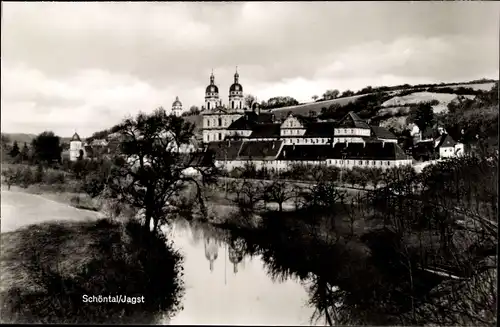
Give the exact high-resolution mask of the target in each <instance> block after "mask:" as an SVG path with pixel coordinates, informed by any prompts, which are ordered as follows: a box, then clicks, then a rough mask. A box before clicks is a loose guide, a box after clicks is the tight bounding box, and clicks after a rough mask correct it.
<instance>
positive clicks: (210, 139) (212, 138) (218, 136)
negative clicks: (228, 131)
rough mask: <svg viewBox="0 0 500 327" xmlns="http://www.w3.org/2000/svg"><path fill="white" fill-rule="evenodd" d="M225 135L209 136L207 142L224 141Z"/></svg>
mask: <svg viewBox="0 0 500 327" xmlns="http://www.w3.org/2000/svg"><path fill="white" fill-rule="evenodd" d="M223 138H224V137H223V133H216V134H208V135H207V141H208V142H210V141H222V140H223Z"/></svg>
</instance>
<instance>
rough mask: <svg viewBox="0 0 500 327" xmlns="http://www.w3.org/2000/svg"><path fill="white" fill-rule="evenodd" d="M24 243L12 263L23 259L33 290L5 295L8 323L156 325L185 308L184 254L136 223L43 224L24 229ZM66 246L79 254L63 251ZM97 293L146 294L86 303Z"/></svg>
mask: <svg viewBox="0 0 500 327" xmlns="http://www.w3.org/2000/svg"><path fill="white" fill-rule="evenodd" d="M72 238H75V239H79V240H80V242H79V243H73V242H70V241H69V240H70V239H72ZM20 242H21V245H20V247H19V249H22V250H20V251H22V252H21V253H19V251H14V253H11V254H10V257H9V258H7V259H8V260H16V261H20V262H21V266H20V267H22V268H24V273H25V274H27V276H28V279H29V281H30V282H31V283H32V284H34V288H26V289H20V288H19V287H11V288H10V289H8V290H7V291H4V292H3V294H2V297H3V299H4V301H3V308H2V320H3V321H4V322H10V323H12V322H14V323H16V322H17V323H87V324H98V323H110V322H113V323H141V324H154V323H158V321H159V318H160V317H161V315H162V314H165V313H166V314H167V315H169V316H170V315H172V314H173V313H174V312H175V311H176V310H177V309H179V308H180V301H179V299H180V296H182V293H183V286H182V281H181V280H180V279H179V277H180V276H181V275H182V267H181V263H182V256H181V255H180V254H179V253H178V252H177V251H176V250H174V248H173V247H172V245H171V243H168V242H167V239H166V238H165V236H163V235H159V234H152V233H146V232H145V231H144V229H143V228H141V225H140V224H139V223H138V222H136V221H130V222H129V223H127V224H126V225H125V228H123V227H122V225H121V224H119V223H117V222H112V221H110V220H99V221H97V222H91V223H79V224H77V225H56V224H51V225H48V226H47V225H41V226H40V228H38V229H34V230H33V229H30V230H26V231H23V232H21V234H20ZM66 246H72V247H74V249H73V250H74V251H67V250H66V251H65V250H64V249H65V247H66ZM82 248H83V250H82ZM79 256H81V257H82V258H78V259H79V264H78V265H75V264H74V263H75V257H79ZM65 270H68V271H65ZM99 294H103V295H104V296H106V295H108V294H109V295H116V294H123V295H127V296H134V297H137V296H144V299H145V301H144V303H140V304H139V303H138V304H135V305H131V304H129V303H98V304H96V303H84V302H83V298H82V297H83V295H89V296H91V295H96V296H98V295H99Z"/></svg>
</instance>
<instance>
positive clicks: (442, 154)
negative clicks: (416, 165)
mask: <svg viewBox="0 0 500 327" xmlns="http://www.w3.org/2000/svg"><path fill="white" fill-rule="evenodd" d="M435 148H436V149H437V150H438V151H439V158H453V157H458V156H463V155H464V154H465V149H464V144H463V143H458V142H456V141H455V140H454V139H453V138H452V137H451V136H450V135H448V134H442V135H441V136H439V137H438V138H437V139H436V140H435Z"/></svg>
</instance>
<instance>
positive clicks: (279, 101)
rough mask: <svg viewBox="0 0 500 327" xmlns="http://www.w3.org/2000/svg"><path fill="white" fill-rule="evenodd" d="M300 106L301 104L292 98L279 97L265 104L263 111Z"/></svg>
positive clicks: (263, 104)
mask: <svg viewBox="0 0 500 327" xmlns="http://www.w3.org/2000/svg"><path fill="white" fill-rule="evenodd" d="M298 104H299V102H298V101H297V100H295V99H294V98H292V97H290V96H285V97H283V96H279V97H273V98H270V99H269V100H267V102H263V103H262V105H261V107H262V108H263V109H274V108H283V107H290V106H296V105H298Z"/></svg>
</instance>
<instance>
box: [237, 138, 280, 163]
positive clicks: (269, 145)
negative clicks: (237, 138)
mask: <svg viewBox="0 0 500 327" xmlns="http://www.w3.org/2000/svg"><path fill="white" fill-rule="evenodd" d="M282 145H283V141H249V142H244V143H243V145H242V146H241V150H240V153H239V156H238V157H239V158H238V159H240V160H251V159H253V160H275V159H276V157H277V156H278V154H279V153H280V150H281V146H282Z"/></svg>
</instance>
